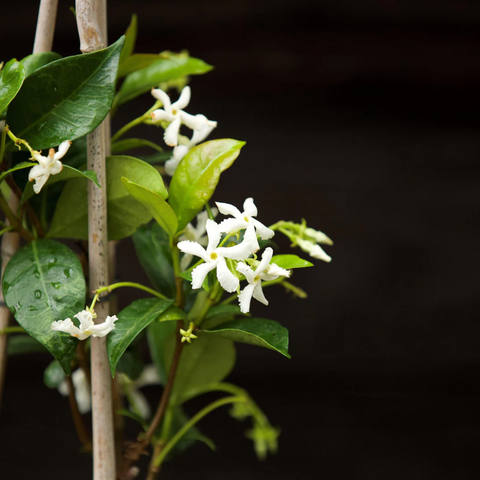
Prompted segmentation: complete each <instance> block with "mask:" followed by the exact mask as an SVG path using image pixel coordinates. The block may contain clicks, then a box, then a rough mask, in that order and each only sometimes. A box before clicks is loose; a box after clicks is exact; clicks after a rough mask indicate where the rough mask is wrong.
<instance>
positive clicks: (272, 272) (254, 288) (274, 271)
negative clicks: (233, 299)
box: [237, 247, 290, 313]
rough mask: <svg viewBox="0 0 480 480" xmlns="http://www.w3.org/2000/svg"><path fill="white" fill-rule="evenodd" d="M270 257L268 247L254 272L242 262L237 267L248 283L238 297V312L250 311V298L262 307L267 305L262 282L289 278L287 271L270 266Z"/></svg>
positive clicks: (270, 253)
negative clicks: (261, 304)
mask: <svg viewBox="0 0 480 480" xmlns="http://www.w3.org/2000/svg"><path fill="white" fill-rule="evenodd" d="M272 255H273V250H272V249H271V248H270V247H268V248H266V249H265V251H264V252H263V254H262V260H261V262H260V263H259V265H258V267H257V268H256V269H255V270H252V268H251V267H249V266H248V265H247V264H246V263H243V262H240V263H239V264H238V265H237V271H239V272H240V273H241V274H242V275H244V276H245V278H246V280H247V282H248V283H249V284H248V285H247V286H246V287H245V288H244V289H243V290H242V291H241V292H240V295H239V296H238V301H239V303H240V311H241V312H242V313H248V312H249V311H250V302H251V301H252V297H253V298H255V299H257V300H258V301H259V302H261V303H263V304H264V305H268V300H267V299H266V298H265V295H264V294H263V290H262V280H265V281H270V280H275V279H276V278H278V277H280V276H282V277H289V276H290V272H289V271H288V270H285V269H284V268H281V267H279V266H278V265H275V264H274V263H272V264H270V261H271V260H272Z"/></svg>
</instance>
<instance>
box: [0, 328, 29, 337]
mask: <svg viewBox="0 0 480 480" xmlns="http://www.w3.org/2000/svg"><path fill="white" fill-rule="evenodd" d="M10 333H25V330H24V329H23V328H22V327H6V328H4V329H3V330H0V335H8V334H10Z"/></svg>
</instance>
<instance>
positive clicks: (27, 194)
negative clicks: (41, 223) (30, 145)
mask: <svg viewBox="0 0 480 480" xmlns="http://www.w3.org/2000/svg"><path fill="white" fill-rule="evenodd" d="M71 178H84V179H86V180H90V181H91V182H93V183H94V184H95V185H97V187H100V184H99V183H98V181H97V174H96V173H95V172H94V171H92V170H84V171H83V172H82V171H80V170H77V169H76V168H73V167H70V166H69V165H63V170H62V171H61V172H60V173H58V174H57V175H50V177H49V178H48V180H47V183H46V184H45V186H47V187H49V186H51V185H53V184H54V183H58V182H66V181H67V180H70V179H71ZM0 181H1V180H0ZM44 188H45V187H44ZM33 195H35V192H34V191H33V182H28V183H27V186H26V187H25V190H24V191H23V195H22V203H23V202H26V201H27V200H28V199H29V198H31V197H32V196H33Z"/></svg>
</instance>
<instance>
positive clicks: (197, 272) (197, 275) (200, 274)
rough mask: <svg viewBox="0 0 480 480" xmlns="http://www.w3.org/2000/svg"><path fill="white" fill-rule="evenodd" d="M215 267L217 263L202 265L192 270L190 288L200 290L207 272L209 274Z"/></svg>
mask: <svg viewBox="0 0 480 480" xmlns="http://www.w3.org/2000/svg"><path fill="white" fill-rule="evenodd" d="M216 266H217V261H215V262H206V263H202V264H201V265H199V266H198V267H195V268H194V269H193V270H192V288H193V289H194V290H196V289H197V288H201V286H202V285H203V282H204V280H205V277H206V276H207V274H208V272H211V271H212V270H213V269H214V268H215V267H216Z"/></svg>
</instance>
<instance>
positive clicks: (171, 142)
mask: <svg viewBox="0 0 480 480" xmlns="http://www.w3.org/2000/svg"><path fill="white" fill-rule="evenodd" d="M180 124H181V120H180V117H177V118H175V120H173V122H172V123H171V124H170V125H169V126H168V127H167V128H166V130H165V133H164V135H163V140H164V141H165V143H166V144H167V145H168V146H170V147H176V146H177V145H178V132H179V130H180Z"/></svg>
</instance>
